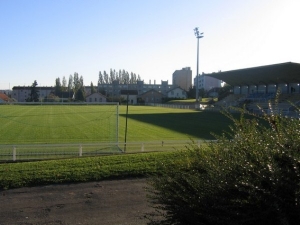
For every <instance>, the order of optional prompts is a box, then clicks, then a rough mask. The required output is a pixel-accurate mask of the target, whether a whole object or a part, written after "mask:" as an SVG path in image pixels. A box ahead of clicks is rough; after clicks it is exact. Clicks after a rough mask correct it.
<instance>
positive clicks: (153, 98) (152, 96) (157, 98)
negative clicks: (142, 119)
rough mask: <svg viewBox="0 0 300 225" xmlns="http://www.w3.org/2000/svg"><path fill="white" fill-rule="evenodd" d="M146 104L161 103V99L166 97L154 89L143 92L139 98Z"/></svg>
mask: <svg viewBox="0 0 300 225" xmlns="http://www.w3.org/2000/svg"><path fill="white" fill-rule="evenodd" d="M139 97H140V98H141V99H142V100H143V101H144V102H145V103H146V104H147V103H162V102H163V99H164V98H165V97H166V96H165V95H163V94H162V93H161V92H158V91H156V90H154V89H151V90H149V91H146V92H144V93H143V94H141V95H140V96H139Z"/></svg>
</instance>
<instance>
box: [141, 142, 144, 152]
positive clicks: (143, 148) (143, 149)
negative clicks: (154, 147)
mask: <svg viewBox="0 0 300 225" xmlns="http://www.w3.org/2000/svg"><path fill="white" fill-rule="evenodd" d="M141 151H142V152H143V151H144V143H142V149H141Z"/></svg>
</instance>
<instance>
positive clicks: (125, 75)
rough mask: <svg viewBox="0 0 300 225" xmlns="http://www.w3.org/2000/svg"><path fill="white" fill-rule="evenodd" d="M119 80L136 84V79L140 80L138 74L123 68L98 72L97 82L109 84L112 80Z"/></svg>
mask: <svg viewBox="0 0 300 225" xmlns="http://www.w3.org/2000/svg"><path fill="white" fill-rule="evenodd" d="M115 80H117V81H119V83H120V84H127V83H129V84H136V83H137V81H140V80H141V77H140V75H136V74H135V73H132V72H131V73H129V72H127V71H125V70H119V72H118V71H116V70H113V69H110V72H109V74H108V73H106V71H105V70H104V71H103V74H102V73H101V71H100V72H99V78H98V84H111V83H112V82H113V81H115Z"/></svg>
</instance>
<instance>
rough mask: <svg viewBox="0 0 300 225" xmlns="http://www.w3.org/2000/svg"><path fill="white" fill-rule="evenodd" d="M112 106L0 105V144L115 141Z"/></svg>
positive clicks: (114, 108)
mask: <svg viewBox="0 0 300 225" xmlns="http://www.w3.org/2000/svg"><path fill="white" fill-rule="evenodd" d="M116 112H117V108H116V106H113V105H105V106H99V105H79V106H78V105H63V106H61V105H25V106H24V105H1V106H0V124H1V127H0V133H1V135H0V144H35V143H39V144H41V143H52V144H53V143H55V144H56V143H82V142H83V143H93V142H112V141H114V142H116V140H117V139H116V130H117V120H116Z"/></svg>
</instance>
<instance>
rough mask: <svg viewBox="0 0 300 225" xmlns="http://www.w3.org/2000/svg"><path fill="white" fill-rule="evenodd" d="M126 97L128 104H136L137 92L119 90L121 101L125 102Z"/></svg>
mask: <svg viewBox="0 0 300 225" xmlns="http://www.w3.org/2000/svg"><path fill="white" fill-rule="evenodd" d="M127 96H128V104H131V105H135V104H137V96H138V92H137V90H121V99H124V101H125V102H127Z"/></svg>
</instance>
